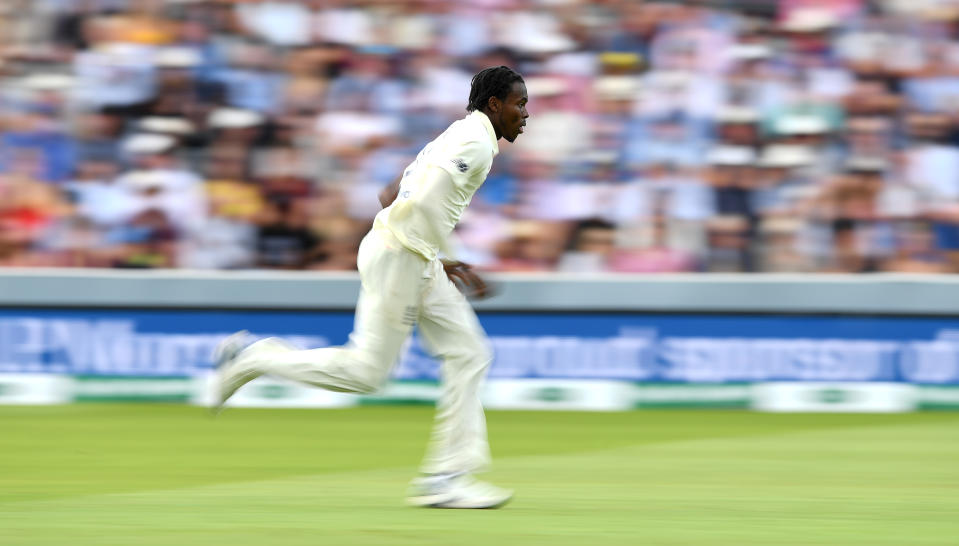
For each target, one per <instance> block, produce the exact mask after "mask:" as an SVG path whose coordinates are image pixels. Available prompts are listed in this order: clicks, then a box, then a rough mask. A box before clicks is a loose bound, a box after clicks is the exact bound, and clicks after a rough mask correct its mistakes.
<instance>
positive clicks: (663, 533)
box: [0, 404, 959, 546]
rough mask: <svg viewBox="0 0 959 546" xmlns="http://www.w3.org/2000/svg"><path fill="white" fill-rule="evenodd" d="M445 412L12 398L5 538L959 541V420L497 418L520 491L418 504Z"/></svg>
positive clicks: (3, 503)
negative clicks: (428, 452)
mask: <svg viewBox="0 0 959 546" xmlns="http://www.w3.org/2000/svg"><path fill="white" fill-rule="evenodd" d="M431 413H432V410H431V409H430V408H424V407H367V408H356V409H348V410H318V411H300V410H249V409H246V410H241V409H234V410H229V411H227V412H226V413H224V414H223V415H222V416H221V417H219V418H218V419H212V418H210V417H208V416H207V415H206V414H205V413H204V410H202V409H198V408H193V407H186V406H174V405H110V404H107V405H76V406H58V407H22V408H20V407H0V544H2V545H4V546H14V545H39V544H44V545H67V544H69V545H94V544H95V545H177V546H192V545H201V544H224V545H231V546H246V545H287V544H296V545H300V544H303V545H307V544H309V545H340V544H342V545H379V544H384V545H392V544H404V545H431V544H456V545H473V544H483V545H489V544H494V545H496V546H506V545H512V544H517V545H540V544H541V545H550V546H564V545H594V544H597V545H598V544H650V545H673V544H675V545H680V544H683V545H685V544H694V545H698V544H721V545H726V544H728V545H751V544H756V545H759V544H762V545H769V544H797V545H798V544H842V545H847V544H868V545H877V544H889V545H920V544H952V545H955V544H959V414H947V413H919V414H904V415H771V414H756V413H749V412H737V411H645V412H641V411H638V412H631V413H617V414H605V413H534V412H490V414H489V425H490V434H491V441H492V444H493V452H494V458H495V467H494V470H493V472H491V473H490V475H489V478H490V479H491V480H492V481H495V482H496V483H497V484H501V485H504V486H508V487H512V488H515V489H516V490H517V496H516V498H515V500H514V501H513V503H512V504H510V505H508V506H507V507H506V508H504V509H502V510H496V511H449V510H428V509H414V508H407V507H405V506H404V505H403V503H402V500H403V493H404V490H405V487H406V483H407V481H408V480H409V478H410V477H411V476H412V474H413V473H414V472H415V468H416V464H417V462H418V459H419V457H420V455H421V452H422V449H423V447H424V445H425V443H426V438H427V433H428V429H429V425H430V419H431Z"/></svg>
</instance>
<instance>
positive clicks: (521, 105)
mask: <svg viewBox="0 0 959 546" xmlns="http://www.w3.org/2000/svg"><path fill="white" fill-rule="evenodd" d="M527 102H529V96H528V95H527V93H526V84H525V83H523V82H516V83H514V84H513V88H512V89H510V92H509V95H507V96H506V100H505V101H503V103H502V104H503V106H502V108H501V110H500V116H499V122H500V123H499V131H500V135H501V136H502V137H503V138H505V139H506V141H507V142H513V141H514V140H516V137H518V136H519V135H520V133H522V132H523V127H524V126H525V125H526V118H528V117H529V112H527V111H526V103H527Z"/></svg>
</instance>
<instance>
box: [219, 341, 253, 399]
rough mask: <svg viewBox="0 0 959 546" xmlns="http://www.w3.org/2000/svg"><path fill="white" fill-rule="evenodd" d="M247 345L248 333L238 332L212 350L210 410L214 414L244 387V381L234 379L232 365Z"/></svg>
mask: <svg viewBox="0 0 959 546" xmlns="http://www.w3.org/2000/svg"><path fill="white" fill-rule="evenodd" d="M249 345H250V332H248V331H247V330H240V331H239V332H236V333H234V334H231V335H229V336H227V337H226V338H224V339H223V341H221V342H220V343H219V344H218V345H217V346H216V349H214V350H213V365H214V367H215V371H214V382H213V385H214V389H213V404H212V406H211V407H210V410H211V411H213V412H214V413H219V412H220V411H221V410H222V409H223V404H225V403H226V401H227V400H229V399H230V397H231V396H233V393H235V392H236V391H237V389H239V388H240V387H242V386H243V385H244V383H245V381H244V382H239V381H237V378H235V377H234V376H235V375H236V374H235V370H234V369H233V368H234V366H233V363H234V361H235V360H236V357H237V356H238V355H239V354H240V352H242V351H243V349H245V348H246V347H247V346H249Z"/></svg>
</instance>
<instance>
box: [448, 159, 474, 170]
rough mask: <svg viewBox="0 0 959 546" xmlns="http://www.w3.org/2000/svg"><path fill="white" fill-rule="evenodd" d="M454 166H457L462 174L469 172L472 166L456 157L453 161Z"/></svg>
mask: <svg viewBox="0 0 959 546" xmlns="http://www.w3.org/2000/svg"><path fill="white" fill-rule="evenodd" d="M452 161H453V164H454V165H456V168H457V169H459V171H460V172H461V173H465V172H466V171H468V170H469V168H470V166H469V165H467V164H466V162H465V161H463V160H462V159H460V158H458V157H455V158H453V159H452Z"/></svg>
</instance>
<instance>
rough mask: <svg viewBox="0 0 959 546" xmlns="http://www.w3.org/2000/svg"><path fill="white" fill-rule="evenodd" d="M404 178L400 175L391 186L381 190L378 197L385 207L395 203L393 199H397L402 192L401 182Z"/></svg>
mask: <svg viewBox="0 0 959 546" xmlns="http://www.w3.org/2000/svg"><path fill="white" fill-rule="evenodd" d="M402 180H403V177H402V176H398V177H397V178H396V180H394V181H393V182H391V183H390V185H389V186H386V187H385V188H383V189H382V190H380V194H379V196H378V197H379V198H380V205H383V208H384V209H385V208H386V207H388V206H390V205H391V204H393V201H396V196H397V195H399V193H400V182H401V181H402Z"/></svg>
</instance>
